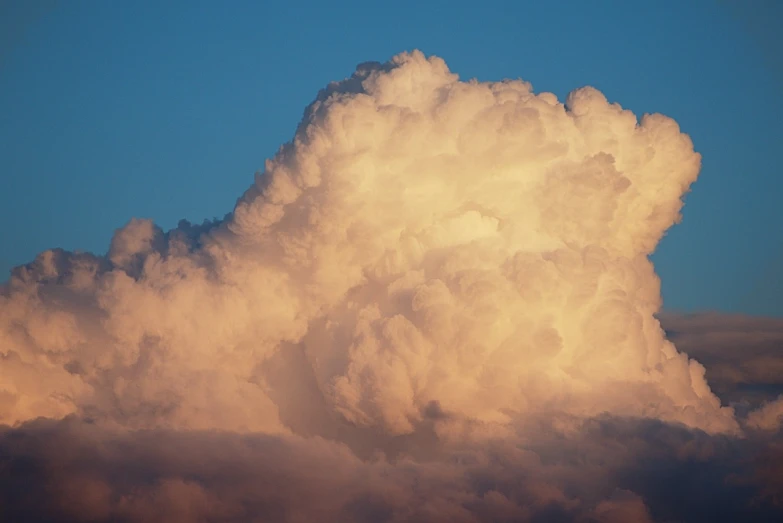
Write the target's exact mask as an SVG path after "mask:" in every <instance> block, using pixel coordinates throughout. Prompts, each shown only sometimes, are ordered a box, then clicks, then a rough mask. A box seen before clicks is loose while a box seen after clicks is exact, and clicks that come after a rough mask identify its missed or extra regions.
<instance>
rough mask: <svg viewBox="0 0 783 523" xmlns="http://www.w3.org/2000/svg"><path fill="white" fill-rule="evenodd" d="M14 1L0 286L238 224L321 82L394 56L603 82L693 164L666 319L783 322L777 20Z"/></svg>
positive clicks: (579, 82) (666, 279)
mask: <svg viewBox="0 0 783 523" xmlns="http://www.w3.org/2000/svg"><path fill="white" fill-rule="evenodd" d="M750 5H751V7H743V8H741V9H740V8H739V7H736V6H732V5H731V3H721V2H714V1H693V2H653V3H640V2H590V3H586V2H493V3H490V4H482V5H480V6H479V5H477V4H475V3H474V2H395V3H394V4H393V5H389V4H376V3H372V2H241V1H237V2H231V3H230V4H229V5H218V4H217V3H214V2H176V1H171V2H164V3H157V2H132V3H128V2H124V3H123V2H14V1H11V2H3V3H2V7H0V9H2V14H0V24H2V25H0V34H3V35H4V36H3V37H0V46H2V48H0V114H2V115H3V117H2V119H0V180H2V191H0V213H2V214H1V215H0V219H2V220H3V221H4V222H5V223H6V224H8V225H7V226H6V227H5V228H4V232H3V234H2V236H1V238H0V245H2V249H1V250H0V272H2V274H4V275H5V276H4V279H5V277H7V276H8V275H9V274H10V269H11V268H12V267H14V266H16V265H20V264H24V263H28V262H29V261H31V260H32V259H33V258H34V257H35V255H36V254H37V253H38V252H41V251H43V250H45V249H48V248H52V247H61V248H65V249H69V250H86V251H91V252H98V253H104V252H106V251H107V249H108V245H109V241H110V238H111V235H112V234H113V232H114V230H115V229H118V228H119V227H121V226H123V225H124V224H125V223H127V222H128V220H130V219H131V218H132V217H141V218H150V219H153V220H154V221H155V222H156V223H158V224H159V225H160V226H161V227H163V228H164V229H168V228H171V227H174V226H176V224H177V222H178V221H179V220H180V219H182V218H186V219H188V220H190V221H193V222H201V221H202V220H203V219H206V218H213V217H222V216H223V215H225V214H226V213H227V212H229V211H231V210H232V208H233V205H234V204H235V202H236V198H237V197H238V196H239V195H240V194H241V193H242V192H243V190H244V189H245V188H246V187H247V186H248V185H249V183H251V182H252V176H253V173H254V172H256V171H257V170H262V169H263V165H264V160H265V159H267V158H270V157H271V156H273V155H274V153H275V152H276V150H277V148H278V147H279V146H280V144H282V143H284V142H286V141H288V140H290V139H291V136H292V134H293V132H294V130H295V124H296V122H298V121H299V119H300V117H301V114H302V108H303V107H304V106H305V105H306V104H307V103H309V101H310V100H311V99H312V97H313V95H314V93H315V92H317V91H318V89H320V88H321V87H323V86H324V85H326V84H327V83H328V82H329V81H332V80H335V79H339V78H343V77H346V76H349V75H350V74H351V72H352V71H353V69H354V67H355V66H356V65H357V64H358V63H361V62H365V61H373V60H375V61H385V60H387V59H389V58H390V57H391V56H393V55H395V54H396V53H398V52H401V51H404V50H412V49H421V50H422V51H424V52H425V53H427V54H435V55H438V56H442V57H443V58H444V59H446V60H447V63H448V64H449V66H450V68H451V69H452V71H454V72H456V73H457V74H459V75H460V77H461V78H463V79H469V78H473V77H476V78H478V79H479V80H482V81H489V80H501V79H503V78H522V79H523V80H526V81H529V82H531V83H532V84H533V87H534V89H535V90H536V91H550V92H553V93H555V94H556V95H557V96H558V97H559V98H561V99H563V98H565V96H566V95H567V93H568V92H569V91H571V90H572V89H574V88H576V87H579V86H583V85H591V86H594V87H596V88H598V89H600V90H601V91H602V92H604V93H605V95H606V96H607V97H608V98H609V100H610V101H613V102H614V101H616V102H618V103H620V104H621V105H622V106H623V107H624V108H628V109H630V110H632V111H633V112H634V113H635V114H637V115H641V114H643V113H652V112H660V113H663V114H666V115H668V116H671V117H672V118H674V119H675V120H676V121H677V122H678V123H679V124H680V126H681V128H682V130H683V132H685V133H687V134H689V135H690V136H691V138H692V140H693V142H694V145H695V149H696V150H697V151H698V152H699V153H701V154H702V156H703V168H702V171H701V175H700V178H699V180H698V181H697V183H696V184H695V185H694V186H693V187H692V190H693V192H692V194H690V195H689V196H688V197H687V203H686V206H685V208H684V212H683V214H684V220H683V222H682V223H681V224H680V225H677V226H676V227H674V228H673V229H672V230H670V231H669V233H668V235H667V237H666V238H665V240H664V241H663V242H662V243H661V245H660V246H659V248H658V250H657V252H656V253H655V254H654V256H653V260H654V262H655V265H656V270H657V272H658V274H659V275H660V276H661V278H662V282H663V283H662V285H663V296H664V307H665V308H666V309H669V310H680V311H699V310H719V311H726V312H745V313H749V314H761V315H780V314H783V302H781V300H780V299H779V298H778V297H779V295H780V292H781V290H783V279H782V277H781V275H780V271H779V267H780V266H781V263H782V262H783V233H781V225H783V206H780V205H779V194H780V193H781V190H783V187H781V184H783V182H781V176H780V173H779V164H778V162H777V161H776V160H777V158H778V155H777V148H778V146H779V144H780V143H781V142H782V140H781V139H782V138H783V130H781V127H780V125H779V124H778V116H779V115H780V114H781V109H783V101H782V100H783V99H782V98H781V96H780V89H781V85H783V84H781V80H783V76H781V70H780V67H779V63H778V61H777V60H776V59H775V58H776V57H777V56H779V52H780V50H781V49H780V45H781V41H780V38H779V37H776V36H775V31H774V30H773V26H772V25H770V23H769V22H768V21H770V20H774V19H776V18H779V16H780V15H781V12H780V11H781V7H780V4H779V3H776V2H753V3H751V4H750Z"/></svg>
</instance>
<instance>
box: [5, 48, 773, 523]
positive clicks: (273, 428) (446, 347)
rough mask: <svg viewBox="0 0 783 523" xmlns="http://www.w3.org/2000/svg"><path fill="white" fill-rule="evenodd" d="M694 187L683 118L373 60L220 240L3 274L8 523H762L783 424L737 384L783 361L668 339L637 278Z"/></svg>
mask: <svg viewBox="0 0 783 523" xmlns="http://www.w3.org/2000/svg"><path fill="white" fill-rule="evenodd" d="M699 166H700V157H699V155H698V154H697V153H695V152H694V151H693V146H692V144H691V142H690V139H689V138H688V137H687V136H686V135H684V134H682V133H681V132H680V129H679V128H678V126H677V124H676V123H675V122H674V121H673V120H671V119H670V118H667V117H665V116H662V115H645V116H643V117H642V118H641V119H637V117H636V116H635V115H634V114H632V113H631V112H629V111H627V110H623V109H622V108H621V107H620V106H619V105H617V104H612V103H609V102H608V101H607V100H606V98H605V97H604V96H603V95H602V94H601V93H600V92H598V91H597V90H595V89H592V88H589V87H588V88H582V89H578V90H576V91H574V92H572V93H571V94H570V95H569V97H568V99H567V100H566V101H565V103H561V102H559V101H558V100H557V98H556V97H555V96H554V95H552V94H551V93H535V92H534V91H533V89H532V87H531V86H530V85H529V84H527V83H526V82H523V81H519V80H515V81H503V82H494V83H480V82H476V81H469V82H463V81H460V80H459V78H458V77H457V75H455V74H454V73H452V72H451V71H449V69H448V67H447V66H446V64H445V63H444V62H443V61H442V60H441V59H439V58H436V57H429V58H428V57H425V56H424V55H423V54H422V53H419V52H413V53H404V54H401V55H398V56H396V57H394V58H393V59H392V60H391V61H390V62H388V63H385V64H379V63H373V62H369V63H366V64H361V65H360V66H359V67H358V68H357V70H356V72H355V73H354V74H353V76H351V77H350V78H348V79H345V80H343V81H340V82H335V83H332V84H330V85H329V86H328V87H327V88H325V89H324V90H322V91H321V92H320V93H319V94H318V96H317V97H316V100H315V101H314V102H313V103H312V104H311V105H310V106H309V107H308V108H307V109H306V111H305V114H304V118H303V120H302V122H301V123H300V125H299V127H298V129H297V131H296V134H295V136H294V138H293V140H292V141H291V142H289V143H287V144H285V145H284V146H283V147H281V149H280V151H279V152H278V154H277V155H276V156H275V157H274V158H273V159H271V160H269V161H268V162H267V164H266V166H265V169H264V171H263V172H261V173H259V174H258V175H257V176H256V179H255V182H254V184H253V185H252V186H251V187H250V188H249V189H248V190H247V191H246V193H245V194H244V195H243V196H242V197H241V198H240V199H239V200H238V202H237V205H236V207H235V208H234V210H233V212H232V213H230V214H228V215H227V216H226V217H225V218H224V219H222V220H215V221H212V222H205V223H204V224H201V225H192V224H189V223H187V222H181V223H180V225H179V226H178V227H177V228H175V229H173V230H171V231H167V232H166V231H163V230H161V229H160V228H159V227H157V226H156V225H155V224H154V223H152V222H151V221H149V220H141V219H134V220H132V221H131V222H129V223H128V224H127V225H126V226H125V227H123V228H122V229H120V230H118V231H117V232H116V234H115V235H114V237H113V239H112V242H111V245H110V248H109V251H108V253H107V254H106V255H94V254H89V253H70V252H66V251H60V250H53V251H47V252H44V253H41V255H39V256H38V258H37V259H36V260H35V261H34V262H32V263H30V264H28V265H26V266H23V267H19V268H17V269H16V270H15V271H14V274H13V276H12V278H11V280H10V281H9V282H8V283H7V284H6V285H5V286H4V287H3V289H2V293H0V358H2V359H1V360H0V423H5V424H6V425H7V428H5V429H4V430H3V432H2V435H0V463H1V464H2V468H1V469H0V470H2V472H0V478H2V479H0V481H1V483H0V511H4V515H5V516H6V518H7V519H8V518H10V519H11V520H26V521H36V520H38V521H58V520H61V521H129V522H132V521H183V522H185V521H314V520H326V521H466V522H467V521H605V522H612V521H736V520H738V519H744V520H752V519H754V518H755V519H756V520H763V518H765V517H770V515H772V514H775V511H778V510H779V509H780V502H781V497H780V482H779V481H777V480H775V479H774V478H776V477H777V476H776V474H777V473H778V471H779V470H781V468H780V462H781V453H780V444H779V439H778V434H779V426H780V424H779V415H778V414H779V413H780V411H781V410H783V409H779V407H780V404H779V402H778V401H776V400H774V398H773V397H765V398H759V397H755V396H754V397H751V398H747V397H745V396H744V394H745V392H743V391H744V390H745V389H743V388H742V387H740V386H739V385H743V386H744V385H746V384H749V385H753V384H760V383H761V384H763V385H765V386H766V385H770V384H776V383H777V381H775V380H776V378H774V375H775V374H774V371H770V369H771V368H772V369H774V368H776V367H774V366H775V365H778V362H779V361H780V360H779V359H777V356H776V349H775V348H774V346H775V344H776V343H777V341H774V340H777V339H778V338H774V336H775V335H772V338H765V337H763V336H762V337H760V338H759V337H753V336H754V335H755V334H758V328H757V327H758V326H750V327H747V326H746V327H747V332H745V333H744V334H738V332H737V331H740V330H741V329H742V327H741V326H742V325H743V323H742V322H743V321H745V322H752V321H756V320H752V319H745V320H736V319H735V318H732V319H731V321H729V322H724V325H723V327H721V328H723V331H721V332H723V335H722V336H721V338H720V339H721V340H723V341H720V342H715V340H711V338H710V336H711V333H712V332H716V331H715V330H714V329H715V327H714V325H713V327H712V329H713V330H711V327H710V325H711V322H712V323H715V321H714V320H715V318H711V317H710V318H708V319H707V320H704V318H695V317H687V318H684V317H678V316H666V317H665V316H661V317H660V320H659V317H656V313H658V311H659V308H660V304H661V299H660V289H659V280H658V277H657V276H656V275H655V272H654V268H653V266H652V264H651V262H650V261H649V258H648V256H649V254H650V253H651V252H653V250H654V249H655V246H656V244H657V242H658V241H659V240H660V238H661V237H662V235H663V234H664V232H665V231H666V229H668V228H669V227H670V226H671V225H672V224H674V223H676V221H677V220H679V216H680V215H679V212H680V208H681V206H682V197H683V195H684V194H685V193H686V192H687V191H688V189H689V187H690V184H691V183H692V182H693V181H694V180H695V179H696V176H697V174H698V171H699ZM722 320H723V319H722V318H718V322H720V321H722ZM661 321H662V322H663V326H662V325H661ZM732 321H733V322H734V323H731V322H732ZM759 321H761V320H759ZM769 321H770V324H769V325H770V327H769V332H779V331H776V330H775V329H777V327H775V324H776V323H775V320H769ZM731 325H733V326H734V327H733V329H734V330H733V331H732V327H731ZM765 325H766V324H765ZM667 331H669V333H670V334H669V338H667V335H666V332H667ZM765 332H766V331H765ZM735 334H736V335H737V337H736V338H735V339H734V341H735V342H737V343H739V342H743V341H744V342H747V343H749V344H751V345H753V346H754V347H755V349H753V351H751V352H746V353H745V357H741V356H737V354H736V345H737V344H736V343H734V345H733V346H734V347H735V349H732V342H730V341H726V340H731V339H732V338H731V336H732V335H735ZM672 339H673V340H674V341H675V342H676V346H675V343H672ZM770 340H772V341H770ZM767 342H769V343H770V344H769V347H768V348H763V349H762V348H761V346H762V345H763V346H764V347H767V345H764V344H765V343H767ZM778 352H779V351H778ZM756 359H758V360H760V361H761V362H759V361H755V360H756ZM700 361H701V363H700ZM703 364H704V365H706V369H705V366H704V365H703ZM735 367H736V368H739V370H736V369H735ZM705 372H706V376H707V378H709V379H710V380H711V379H712V378H713V377H714V380H715V383H716V384H717V386H716V391H717V392H718V395H716V394H715V393H714V392H713V390H712V389H711V388H710V385H709V384H708V379H705ZM764 380H767V381H764ZM770 380H771V381H770ZM762 382H763V383H762ZM773 382H774V383H773ZM762 399H763V400H764V401H762ZM732 518H733V519H732Z"/></svg>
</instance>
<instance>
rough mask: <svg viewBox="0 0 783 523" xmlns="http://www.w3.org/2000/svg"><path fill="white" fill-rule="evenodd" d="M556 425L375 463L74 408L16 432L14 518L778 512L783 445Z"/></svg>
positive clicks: (638, 517) (651, 427)
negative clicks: (144, 424) (133, 424)
mask: <svg viewBox="0 0 783 523" xmlns="http://www.w3.org/2000/svg"><path fill="white" fill-rule="evenodd" d="M554 425H555V424H553V423H552V420H539V421H537V422H536V423H535V424H534V425H533V426H526V427H518V428H517V430H518V432H517V434H516V437H515V438H514V439H509V438H504V439H502V440H495V441H492V442H485V443H484V444H481V445H468V446H461V447H460V448H459V449H450V448H449V447H448V445H446V446H444V447H443V448H441V449H440V450H439V451H437V452H435V453H433V454H432V455H431V456H430V457H429V459H412V458H410V457H409V456H406V454H405V452H402V453H400V454H398V455H397V456H396V457H395V458H393V459H389V458H388V457H386V456H385V455H384V454H382V453H379V454H377V455H375V456H374V457H371V458H368V459H365V460H361V459H359V458H357V457H356V456H355V455H354V454H353V453H352V452H351V451H350V450H349V449H348V448H347V447H345V446H344V445H342V444H339V443H336V442H332V441H328V440H324V439H320V438H301V437H298V436H271V435H260V434H246V435H239V434H234V433H220V432H198V431H186V432H182V431H164V430H154V431H136V432H124V431H119V432H112V431H110V430H107V429H103V428H100V427H97V426H95V425H93V424H89V423H84V422H82V421H79V420H77V419H74V418H68V419H65V420H63V421H52V420H37V421H32V422H28V423H26V424H25V425H23V426H21V427H18V428H15V429H5V430H4V431H3V432H2V435H0V465H1V466H2V469H1V470H2V475H1V476H0V478H1V479H0V507H2V508H1V509H0V510H1V512H0V514H2V516H3V521H30V522H37V521H41V522H43V521H57V522H60V521H62V522H65V521H96V522H104V521H106V522H108V521H128V522H141V521H150V522H151V521H161V522H162V521H168V522H171V521H175V522H191V521H192V522H195V521H231V522H234V521H236V522H240V521H269V522H288V521H345V522H370V521H373V522H374V521H387V522H392V521H394V522H397V521H399V522H402V521H421V522H427V521H429V522H440V521H444V522H445V521H465V522H469V521H470V522H476V521H509V522H510V521H541V522H543V521H548V522H551V521H564V522H565V521H585V522H586V521H595V522H598V521H602V522H615V521H616V522H620V521H693V522H702V521H703V522H736V521H775V520H776V518H779V517H780V516H781V515H783V505H781V502H782V501H783V498H782V497H781V494H783V490H781V487H783V485H782V484H781V481H780V477H781V475H780V474H781V472H783V468H781V466H782V465H783V454H781V450H782V449H781V442H780V441H777V442H775V441H771V440H766V441H765V440H760V439H749V440H738V439H732V438H728V437H724V436H710V435H707V434H705V433H703V432H700V431H693V430H690V429H687V428H685V427H681V426H673V425H670V424H665V423H662V422H658V421H653V420H638V419H619V418H612V417H602V418H599V419H593V420H586V421H582V422H579V423H578V424H577V425H573V426H571V427H570V428H569V429H568V430H567V431H564V430H563V428H562V427H555V426H554Z"/></svg>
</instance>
